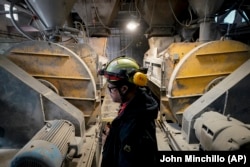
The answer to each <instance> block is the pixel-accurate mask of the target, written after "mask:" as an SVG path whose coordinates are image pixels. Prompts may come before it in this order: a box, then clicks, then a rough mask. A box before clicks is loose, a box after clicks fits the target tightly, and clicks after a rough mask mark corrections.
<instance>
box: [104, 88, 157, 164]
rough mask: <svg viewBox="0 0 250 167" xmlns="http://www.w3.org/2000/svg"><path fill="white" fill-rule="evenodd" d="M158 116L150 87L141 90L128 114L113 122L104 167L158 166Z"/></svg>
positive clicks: (105, 147) (127, 107)
mask: <svg viewBox="0 0 250 167" xmlns="http://www.w3.org/2000/svg"><path fill="white" fill-rule="evenodd" d="M157 114H158V103H157V102H156V100H155V99H154V98H153V97H152V96H151V95H150V94H149V93H148V90H146V88H138V91H137V93H136V95H135V97H134V98H133V99H132V100H131V101H130V102H129V103H128V104H127V106H126V107H125V109H124V111H123V112H122V113H121V114H120V115H118V116H117V117H116V118H115V119H114V120H113V121H112V124H111V127H110V131H109V135H108V136H107V139H106V142H105V144H104V147H103V153H102V163H101V167H135V166H136V167H138V166H150V167H151V166H152V167H153V166H156V165H155V161H156V154H157V142H156V134H155V133H156V131H155V119H156V118H157Z"/></svg>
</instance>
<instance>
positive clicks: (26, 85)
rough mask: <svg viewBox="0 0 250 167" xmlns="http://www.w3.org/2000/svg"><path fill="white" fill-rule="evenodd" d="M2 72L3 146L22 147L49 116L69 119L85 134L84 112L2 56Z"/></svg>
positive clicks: (0, 123) (0, 117) (0, 119)
mask: <svg viewBox="0 0 250 167" xmlns="http://www.w3.org/2000/svg"><path fill="white" fill-rule="evenodd" d="M0 76H1V80H0V84H1V87H0V105H1V112H0V130H1V137H0V141H1V142H0V143H1V148H20V147H22V146H23V145H24V144H25V143H27V142H28V141H29V140H30V139H31V138H32V137H33V135H34V134H35V133H36V132H37V131H38V130H40V129H41V127H43V125H44V122H45V121H46V120H54V119H65V120H69V121H70V122H72V123H73V124H74V125H75V128H76V135H77V136H83V134H84V131H85V122H84V115H83V113H82V112H81V111H80V110H79V109H77V108H76V107H75V106H73V105H72V104H70V103H69V102H68V101H66V100H64V99H63V98H62V97H60V96H58V95H57V94H56V93H54V92H53V91H52V90H51V89H49V88H47V87H46V86H45V85H43V84H42V83H41V82H39V81H38V80H36V79H34V78H33V77H31V76H30V75H29V74H28V73H26V72H25V71H23V70H22V69H21V68H19V67H18V66H17V65H15V64H14V63H13V62H11V61H10V60H8V59H7V58H6V57H3V56H0Z"/></svg>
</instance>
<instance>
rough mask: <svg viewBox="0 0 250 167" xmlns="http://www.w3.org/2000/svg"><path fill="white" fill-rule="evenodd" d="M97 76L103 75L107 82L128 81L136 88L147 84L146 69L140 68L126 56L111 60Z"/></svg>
mask: <svg viewBox="0 0 250 167" xmlns="http://www.w3.org/2000/svg"><path fill="white" fill-rule="evenodd" d="M99 74H100V75H104V76H105V77H106V78H107V80H108V81H109V82H116V81H129V82H130V83H134V84H136V85H138V86H146V84H147V76H146V69H142V68H140V66H139V64H138V63H137V62H136V61H135V60H134V59H133V58H131V57H127V56H120V57H117V58H115V59H113V60H111V61H110V62H109V63H108V64H107V66H106V67H105V68H104V69H102V70H101V71H99Z"/></svg>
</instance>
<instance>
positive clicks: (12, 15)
mask: <svg viewBox="0 0 250 167" xmlns="http://www.w3.org/2000/svg"><path fill="white" fill-rule="evenodd" d="M14 5H15V2H13V1H12V2H11V4H10V17H11V19H10V20H11V22H12V24H13V25H14V26H15V28H16V29H17V30H18V32H20V33H21V34H22V35H23V36H25V37H26V38H28V39H30V40H34V39H33V37H31V36H29V35H28V34H25V32H23V30H22V29H21V28H19V27H18V25H17V24H16V21H15V19H14V14H13V13H14V12H13V8H14Z"/></svg>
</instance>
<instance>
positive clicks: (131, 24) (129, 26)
mask: <svg viewBox="0 0 250 167" xmlns="http://www.w3.org/2000/svg"><path fill="white" fill-rule="evenodd" d="M138 26H139V23H137V22H135V21H130V22H129V23H128V24H127V29H128V30H130V31H134V30H136V28H137V27H138Z"/></svg>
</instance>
